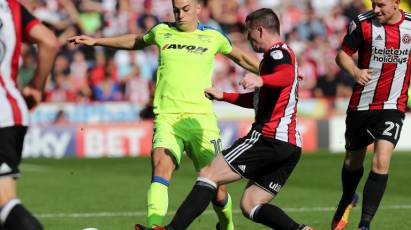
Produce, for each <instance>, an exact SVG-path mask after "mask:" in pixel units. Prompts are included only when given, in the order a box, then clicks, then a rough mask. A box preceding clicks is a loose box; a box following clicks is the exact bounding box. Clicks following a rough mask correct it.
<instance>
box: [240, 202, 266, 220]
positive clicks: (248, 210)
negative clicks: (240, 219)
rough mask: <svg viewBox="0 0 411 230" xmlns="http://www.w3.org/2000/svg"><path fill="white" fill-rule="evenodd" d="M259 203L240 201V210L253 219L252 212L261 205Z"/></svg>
mask: <svg viewBox="0 0 411 230" xmlns="http://www.w3.org/2000/svg"><path fill="white" fill-rule="evenodd" d="M261 205H263V204H260V203H257V204H251V203H244V202H243V201H241V206H240V207H241V212H242V213H243V215H244V217H246V218H248V219H250V220H253V216H254V213H255V212H256V211H257V210H258V209H259V208H260V207H261Z"/></svg>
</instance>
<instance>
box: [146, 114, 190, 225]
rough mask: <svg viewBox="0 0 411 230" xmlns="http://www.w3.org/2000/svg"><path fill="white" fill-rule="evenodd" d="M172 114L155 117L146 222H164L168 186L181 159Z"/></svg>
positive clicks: (180, 149) (179, 141)
mask: <svg viewBox="0 0 411 230" xmlns="http://www.w3.org/2000/svg"><path fill="white" fill-rule="evenodd" d="M173 119H174V118H173V116H172V115H170V116H169V117H157V118H156V120H155V124H154V125H155V132H154V136H153V149H154V150H153V152H152V155H151V163H152V179H151V184H150V188H149V190H148V193H147V224H148V225H149V226H150V227H154V226H160V225H163V224H164V217H165V215H166V214H167V209H168V186H169V183H170V180H171V177H172V174H173V172H174V170H175V168H176V167H178V164H179V163H180V161H181V153H182V151H183V143H182V140H181V139H180V138H178V137H177V136H176V135H175V133H174V131H173V127H172V122H173Z"/></svg>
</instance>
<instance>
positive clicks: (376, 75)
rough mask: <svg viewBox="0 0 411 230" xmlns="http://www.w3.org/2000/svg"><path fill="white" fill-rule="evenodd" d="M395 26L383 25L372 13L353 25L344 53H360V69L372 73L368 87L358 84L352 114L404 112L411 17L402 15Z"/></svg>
mask: <svg viewBox="0 0 411 230" xmlns="http://www.w3.org/2000/svg"><path fill="white" fill-rule="evenodd" d="M401 13H402V18H401V20H400V21H399V22H398V23H395V24H384V25H381V24H380V23H379V22H378V21H377V19H376V17H375V14H374V13H373V12H372V11H369V12H367V13H364V14H360V15H359V16H358V17H357V18H356V19H355V20H353V21H352V22H351V23H350V26H349V30H348V33H347V35H346V36H345V38H344V41H343V44H342V50H343V51H345V52H346V53H347V54H349V55H352V54H354V53H355V52H357V51H358V58H359V60H358V67H359V68H360V69H370V70H372V74H371V76H372V79H371V80H370V81H369V82H368V83H367V84H366V85H364V86H362V85H360V84H356V85H355V88H354V92H353V95H352V96H351V100H350V104H349V106H348V108H349V109H351V110H381V109H395V110H399V111H402V112H404V111H405V109H406V104H407V100H408V95H407V91H408V87H409V85H410V71H411V59H410V55H411V14H409V13H406V12H403V11H401Z"/></svg>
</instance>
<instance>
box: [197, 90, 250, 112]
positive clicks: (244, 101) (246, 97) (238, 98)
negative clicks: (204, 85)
mask: <svg viewBox="0 0 411 230" xmlns="http://www.w3.org/2000/svg"><path fill="white" fill-rule="evenodd" d="M204 94H205V96H206V97H207V98H208V99H210V100H217V101H226V102H228V103H231V104H234V105H238V106H241V107H244V108H253V107H254V106H253V98H254V92H250V93H242V94H241V93H226V92H221V91H218V90H217V89H215V88H208V89H206V90H205V91H204Z"/></svg>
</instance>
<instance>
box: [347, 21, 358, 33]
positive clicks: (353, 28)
mask: <svg viewBox="0 0 411 230" xmlns="http://www.w3.org/2000/svg"><path fill="white" fill-rule="evenodd" d="M355 29H357V24H356V23H355V22H354V21H351V22H350V26H349V27H348V32H349V33H350V34H352V32H353V31H354V30H355Z"/></svg>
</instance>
